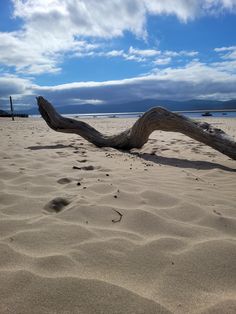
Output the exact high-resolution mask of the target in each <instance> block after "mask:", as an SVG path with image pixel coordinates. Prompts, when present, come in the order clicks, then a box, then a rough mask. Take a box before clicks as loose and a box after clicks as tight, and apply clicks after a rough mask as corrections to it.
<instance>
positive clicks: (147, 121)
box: [37, 96, 236, 160]
mask: <svg viewBox="0 0 236 314" xmlns="http://www.w3.org/2000/svg"><path fill="white" fill-rule="evenodd" d="M37 103H38V106H39V112H40V113H41V115H42V117H43V119H44V120H45V121H46V123H47V124H48V126H49V127H50V128H52V129H53V130H54V131H57V132H64V133H75V134H78V135H80V136H82V137H83V138H85V139H86V140H87V141H89V142H90V143H93V144H94V145H96V146H97V147H112V148H116V149H125V150H131V149H132V148H141V147H142V146H143V145H144V144H145V143H146V142H147V141H148V139H149V136H150V134H151V133H152V132H154V131H156V130H162V131H168V132H179V133H182V134H184V135H186V136H188V137H190V138H192V139H194V140H197V141H198V142H202V143H204V144H206V145H208V146H210V147H212V148H214V149H216V150H218V151H219V152H221V153H222V154H225V155H227V156H228V157H230V158H232V159H234V160H236V142H235V140H234V139H233V138H230V137H229V136H228V135H227V134H226V133H225V132H223V131H222V130H220V129H216V128H214V127H213V126H211V125H210V124H208V123H206V122H205V123H202V122H198V121H194V120H192V119H190V118H187V117H184V116H182V115H179V114H176V113H173V112H171V111H169V110H167V109H165V108H162V107H156V108H152V109H150V110H148V111H147V112H146V113H144V114H143V115H142V116H141V117H140V118H139V119H138V120H137V121H136V122H135V123H134V125H133V126H132V127H131V128H130V129H127V130H125V131H123V132H121V133H118V134H115V135H110V136H109V135H106V134H102V133H101V132H99V131H97V130H96V129H95V128H93V127H92V126H90V125H89V124H88V123H85V122H83V121H78V120H75V119H72V118H67V117H63V116H61V115H60V114H59V113H58V112H57V111H56V110H55V109H54V107H53V106H52V104H51V103H50V102H48V101H47V100H46V99H45V98H43V97H42V96H39V97H37Z"/></svg>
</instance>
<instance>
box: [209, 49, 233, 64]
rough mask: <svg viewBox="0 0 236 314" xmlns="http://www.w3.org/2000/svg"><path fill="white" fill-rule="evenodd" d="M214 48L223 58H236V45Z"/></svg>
mask: <svg viewBox="0 0 236 314" xmlns="http://www.w3.org/2000/svg"><path fill="white" fill-rule="evenodd" d="M214 50H215V51H216V52H219V53H220V57H221V58H222V59H225V60H227V59H229V60H236V46H230V47H221V48H215V49H214ZM228 63H229V62H228Z"/></svg>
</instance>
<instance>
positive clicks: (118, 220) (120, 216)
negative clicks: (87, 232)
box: [112, 208, 123, 223]
mask: <svg viewBox="0 0 236 314" xmlns="http://www.w3.org/2000/svg"><path fill="white" fill-rule="evenodd" d="M112 210H114V212H116V213H117V214H118V215H119V218H118V219H112V222H113V223H116V222H120V221H121V219H122V217H123V214H121V213H120V212H119V211H118V210H116V209H113V208H112Z"/></svg>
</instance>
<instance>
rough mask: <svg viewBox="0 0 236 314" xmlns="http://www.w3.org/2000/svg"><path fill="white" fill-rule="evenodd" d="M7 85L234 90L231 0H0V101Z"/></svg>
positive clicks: (69, 98)
mask: <svg viewBox="0 0 236 314" xmlns="http://www.w3.org/2000/svg"><path fill="white" fill-rule="evenodd" d="M10 95H11V96H12V98H13V101H14V106H15V108H16V109H17V110H23V109H29V108H31V107H34V106H35V105H36V99H35V97H36V96H39V95H41V96H43V97H45V98H47V99H48V100H49V101H51V102H52V103H53V104H54V105H55V106H57V107H60V106H62V105H63V106H65V105H67V104H68V105H78V104H80V105H81V104H83V105H85V106H86V104H88V103H89V104H94V105H97V106H99V105H100V104H114V103H116V104H119V103H126V102H127V103H128V102H130V101H138V100H143V99H157V100H163V99H168V100H180V101H181V100H190V99H213V100H229V99H236V0H99V1H98V0H47V1H46V0H0V109H6V108H8V107H9V96H10ZM127 110H128V108H127Z"/></svg>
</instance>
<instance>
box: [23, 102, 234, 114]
mask: <svg viewBox="0 0 236 314" xmlns="http://www.w3.org/2000/svg"><path fill="white" fill-rule="evenodd" d="M157 106H162V107H165V108H167V109H169V110H172V111H188V110H202V111H209V110H217V109H218V110H219V109H221V110H225V111H227V109H236V100H229V101H216V100H198V99H193V100H188V101H174V100H155V99H145V100H140V101H135V102H128V103H122V104H106V105H92V104H81V105H67V106H61V107H57V110H58V111H59V112H60V113H62V114H74V113H78V114H79V113H81V114H83V113H119V112H145V111H147V110H148V109H150V108H152V107H157ZM22 113H27V114H30V115H32V114H39V112H38V109H37V107H34V108H32V109H30V110H25V111H22Z"/></svg>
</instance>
